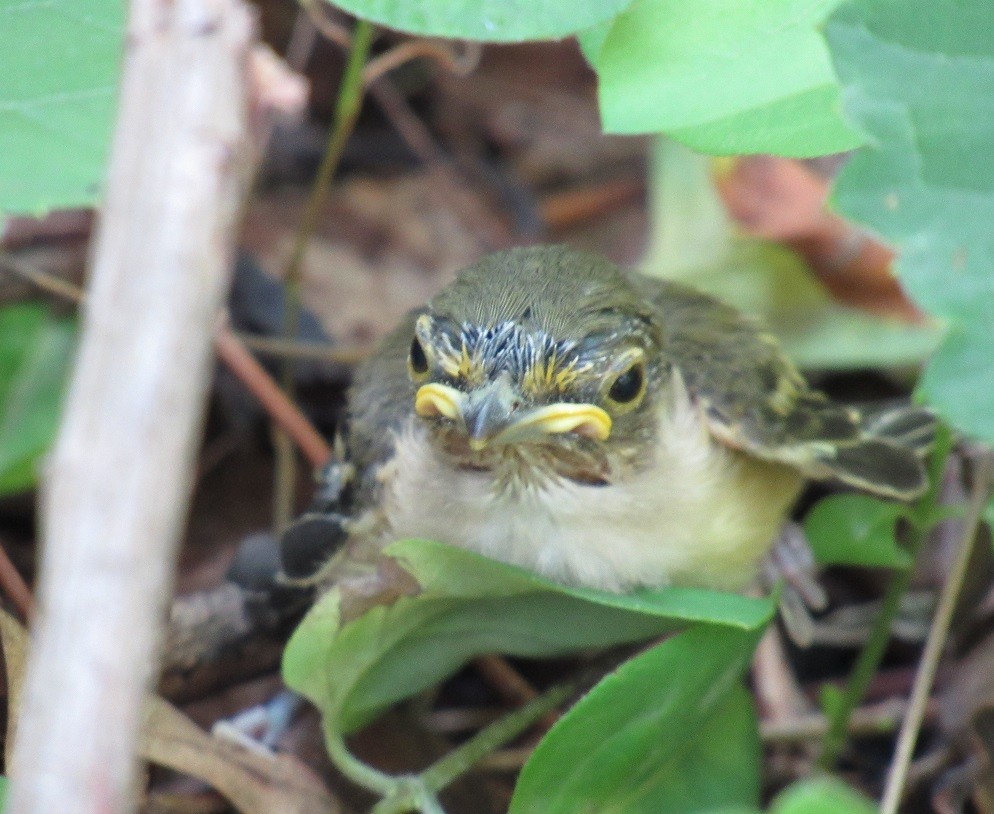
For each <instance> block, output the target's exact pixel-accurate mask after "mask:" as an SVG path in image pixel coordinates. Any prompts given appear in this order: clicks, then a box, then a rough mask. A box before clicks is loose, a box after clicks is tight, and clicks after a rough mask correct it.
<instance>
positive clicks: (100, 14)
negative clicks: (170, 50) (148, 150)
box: [0, 0, 124, 215]
mask: <svg viewBox="0 0 994 814" xmlns="http://www.w3.org/2000/svg"><path fill="white" fill-rule="evenodd" d="M0 30H2V31H3V42H4V55H3V60H2V62H0V144H3V149H2V150H0V214H3V213H7V214H11V213H25V214H30V215H40V214H42V213H44V212H45V211H47V210H49V209H59V208H69V207H76V206H89V205H90V204H92V203H93V202H94V201H95V200H96V199H97V198H98V197H99V194H100V184H101V182H102V179H103V176H104V162H105V160H106V157H107V151H108V145H109V142H110V132H111V124H112V120H113V112H114V105H115V101H116V98H117V82H118V70H119V64H118V63H119V61H120V58H121V49H122V42H123V38H124V5H123V4H122V3H120V2H119V0H53V2H46V3H30V2H29V3H25V2H21V1H20V0H0Z"/></svg>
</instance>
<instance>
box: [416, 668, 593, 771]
mask: <svg viewBox="0 0 994 814" xmlns="http://www.w3.org/2000/svg"><path fill="white" fill-rule="evenodd" d="M573 690H574V688H573V687H572V686H571V685H561V686H557V687H553V688H552V689H550V690H546V691H545V692H544V693H542V694H541V695H539V696H537V697H536V698H533V699H532V700H531V701H529V702H528V703H527V704H525V705H524V706H521V707H519V708H518V709H516V710H515V711H514V712H512V713H510V714H509V715H506V716H504V717H503V718H501V719H500V720H498V721H494V722H493V723H492V724H490V725H489V726H487V727H485V728H484V729H481V730H480V731H479V732H477V733H476V734H475V735H474V736H473V737H472V738H470V739H469V740H468V741H466V742H465V743H463V744H462V745H460V746H458V747H457V748H455V749H453V750H452V751H451V752H449V754H447V755H446V756H445V757H443V758H441V759H440V760H439V761H438V762H436V763H435V764H433V765H432V766H430V767H429V768H427V769H425V771H424V772H422V774H421V776H422V778H423V779H424V781H425V784H426V785H427V786H428V787H429V788H430V789H432V790H433V791H441V790H442V789H444V788H445V787H446V786H448V785H449V783H451V782H452V781H453V780H455V779H456V778H457V777H459V776H460V775H462V774H463V773H465V772H466V771H467V770H468V769H469V768H470V767H472V766H473V765H475V764H476V763H477V762H479V761H480V759H481V758H483V757H484V756H486V755H488V754H490V753H491V752H493V751H494V750H496V749H497V748H499V747H500V746H503V745H504V744H505V743H507V742H508V741H509V740H512V739H513V738H516V737H517V736H518V735H520V734H521V733H522V732H524V731H525V730H526V729H528V727H530V726H531V725H532V724H534V723H535V722H536V721H537V720H538V719H539V718H541V717H542V716H543V715H545V714H546V713H547V712H549V711H551V710H553V709H555V708H556V707H557V706H559V705H560V704H561V703H563V702H564V701H565V700H566V699H567V698H569V696H570V694H571V693H572V692H573Z"/></svg>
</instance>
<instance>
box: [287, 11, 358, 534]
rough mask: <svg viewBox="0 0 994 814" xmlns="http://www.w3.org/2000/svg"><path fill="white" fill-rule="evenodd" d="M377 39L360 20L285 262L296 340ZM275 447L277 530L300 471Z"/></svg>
mask: <svg viewBox="0 0 994 814" xmlns="http://www.w3.org/2000/svg"><path fill="white" fill-rule="evenodd" d="M372 40H373V26H372V25H371V24H370V23H368V22H366V21H365V20H358V21H357V22H356V26H355V31H354V32H353V36H352V48H351V50H350V51H349V59H348V63H347V64H346V66H345V73H344V74H343V76H342V83H341V85H340V86H339V89H338V100H337V102H336V104H335V116H334V121H333V122H332V127H331V132H330V134H329V136H328V145H327V147H326V148H325V151H324V157H323V158H322V159H321V165H320V166H319V167H318V171H317V176H316V177H315V179H314V184H313V185H312V186H311V193H310V196H309V197H308V199H307V205H306V206H305V207H304V214H303V217H301V219H300V225H299V226H298V227H297V233H296V235H295V236H294V241H293V249H292V251H291V253H290V259H289V260H288V261H287V265H286V268H285V270H284V274H283V281H284V285H285V292H286V300H285V305H284V311H283V338H284V340H285V341H288V342H289V341H293V340H295V339H296V338H297V333H298V332H299V326H300V302H301V297H300V284H301V268H302V266H303V262H304V255H305V254H306V252H307V245H308V242H309V241H310V238H311V235H312V234H313V233H314V227H315V226H316V225H317V221H318V217H319V215H320V213H321V208H322V206H323V205H324V202H325V199H326V198H327V197H328V190H329V188H330V187H331V179H332V178H333V177H334V175H335V171H336V170H337V169H338V165H339V164H340V163H341V160H342V153H343V152H344V151H345V144H346V142H347V141H348V139H349V136H350V135H351V134H352V131H353V129H354V128H355V123H356V119H358V118H359V111H360V110H361V109H362V99H363V95H364V90H365V88H364V84H363V75H362V70H363V66H364V65H365V64H366V58H367V57H368V56H369V47H370V44H371V43H372ZM295 368H296V365H295V362H294V360H293V359H290V358H287V359H284V360H283V363H282V365H281V368H280V380H281V384H282V386H283V389H284V391H285V392H286V394H287V396H289V397H290V398H292V397H293V389H294V375H295ZM273 445H274V447H275V451H276V473H275V487H274V490H273V491H274V496H273V525H274V527H275V529H276V532H277V533H279V532H280V531H282V529H283V528H284V527H285V526H286V525H287V524H288V523H289V522H290V519H291V517H292V514H293V503H294V491H295V489H294V481H295V475H296V466H297V463H296V455H295V451H294V448H293V443H292V442H291V440H290V438H289V436H288V435H287V434H286V433H285V432H284V431H283V430H281V429H278V428H277V429H276V430H275V431H274V433H273Z"/></svg>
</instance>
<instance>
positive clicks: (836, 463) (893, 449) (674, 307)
mask: <svg viewBox="0 0 994 814" xmlns="http://www.w3.org/2000/svg"><path fill="white" fill-rule="evenodd" d="M639 282H640V284H641V285H643V286H644V287H645V290H646V293H647V295H648V296H650V298H651V299H652V300H653V302H655V304H656V306H657V308H658V312H659V316H660V320H661V323H662V326H663V330H664V336H665V340H666V344H665V348H664V353H666V355H667V357H668V360H669V361H670V362H671V363H672V364H673V366H674V367H675V368H676V369H678V370H679V371H680V374H681V375H682V377H683V379H684V382H685V384H686V386H687V390H688V392H689V393H690V394H691V396H692V397H693V398H694V399H695V400H696V401H697V403H698V404H699V406H700V408H701V411H702V415H703V416H704V419H705V422H706V423H707V426H708V428H709V430H710V432H711V434H712V436H713V437H714V438H715V440H717V441H718V442H720V443H722V444H725V445H726V446H729V447H732V448H734V449H738V450H742V451H744V452H747V453H749V454H751V455H754V456H755V457H757V458H761V459H764V460H770V461H779V462H781V463H786V464H790V465H791V466H794V467H796V468H797V469H798V470H799V471H800V472H802V473H803V474H804V475H805V476H807V477H810V478H815V479H835V480H839V481H842V482H843V483H846V484H849V485H851V486H854V487H856V488H859V489H863V490H865V491H867V492H871V493H874V494H878V495H881V496H884V497H890V498H897V499H900V500H911V499H913V498H915V497H917V496H918V495H920V494H921V493H922V492H923V491H924V489H925V488H926V486H927V478H926V474H925V470H924V467H923V465H922V460H921V452H922V450H923V449H924V448H927V446H928V444H929V442H930V440H931V437H932V435H933V434H934V430H935V419H934V416H932V414H931V413H930V412H928V411H927V410H925V409H923V408H920V407H915V406H912V405H907V404H904V405H900V406H896V407H891V408H890V409H888V410H883V411H881V410H877V411H875V412H874V413H873V414H872V415H865V414H864V413H863V412H861V411H860V410H858V409H856V408H854V407H850V406H846V405H842V404H838V403H835V402H832V401H830V400H829V399H828V398H827V397H826V396H825V395H824V394H822V393H819V392H817V391H814V390H812V389H810V387H809V386H808V384H807V383H806V382H805V380H804V378H803V377H802V376H801V375H800V373H799V372H798V371H797V369H796V368H795V367H794V365H793V364H792V363H791V362H790V360H789V359H788V358H787V357H786V356H785V355H784V353H783V350H782V349H781V348H780V345H779V342H778V341H777V340H776V339H775V338H774V337H773V336H772V335H770V334H768V333H766V332H764V331H763V330H762V328H761V327H760V326H759V325H758V324H757V323H756V322H755V321H753V320H751V319H749V318H747V317H745V316H743V315H742V314H741V313H739V312H738V311H736V310H735V309H733V308H730V307H729V306H727V305H724V304H722V303H720V302H718V301H716V300H714V299H713V298H712V297H709V296H707V295H705V294H701V293H699V292H697V291H694V290H693V289H690V288H687V287H685V286H683V285H680V284H677V283H672V282H665V281H659V280H650V279H647V278H641V277H640V278H639Z"/></svg>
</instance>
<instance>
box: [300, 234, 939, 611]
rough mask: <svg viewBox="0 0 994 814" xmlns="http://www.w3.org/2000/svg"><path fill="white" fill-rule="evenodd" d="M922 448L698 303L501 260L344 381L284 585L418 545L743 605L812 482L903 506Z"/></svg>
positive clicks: (482, 268) (618, 281)
mask: <svg viewBox="0 0 994 814" xmlns="http://www.w3.org/2000/svg"><path fill="white" fill-rule="evenodd" d="M934 431H935V418H934V416H933V414H932V413H931V412H930V411H929V410H927V409H926V408H924V407H921V406H915V405H912V404H910V403H906V402H905V403H901V404H897V405H889V406H888V407H886V409H873V410H860V409H858V408H857V407H854V406H850V405H845V404H841V403H837V402H835V401H832V400H830V399H829V398H828V397H827V396H826V395H825V394H823V393H821V392H819V391H818V390H815V389H813V388H812V387H811V386H809V384H808V383H807V382H806V380H805V379H804V377H803V376H802V375H801V374H800V373H799V371H798V369H797V368H796V367H795V366H794V364H793V363H792V362H791V361H790V359H789V358H788V357H787V355H786V354H785V352H784V350H783V349H782V347H781V345H780V343H779V342H778V340H777V339H776V338H775V337H774V336H773V335H772V334H771V333H770V332H769V331H768V330H766V329H765V327H764V326H763V325H762V323H761V322H760V321H758V320H757V319H755V318H753V317H750V316H746V315H744V314H742V313H740V312H739V311H738V310H736V309H735V308H733V307H732V306H730V305H727V304H725V303H723V302H721V301H719V300H718V299H716V298H714V297H712V296H710V295H708V294H705V293H701V292H699V291H697V290H695V289H694V288H692V287H689V286H687V285H684V284H681V283H678V282H674V281H669V280H665V279H658V278H653V277H649V276H646V275H643V274H641V273H638V272H635V271H629V270H624V269H622V268H620V267H619V266H617V265H615V264H614V263H612V262H610V261H608V260H606V259H605V258H603V257H600V256H598V255H594V254H589V253H586V252H581V251H578V250H576V249H572V248H569V247H565V246H537V247H525V248H516V249H510V250H506V251H502V252H498V253H496V254H493V255H490V256H488V257H485V258H484V259H482V260H480V261H479V262H477V263H476V264H474V265H472V266H470V267H469V268H467V269H465V270H464V271H462V272H461V273H460V274H458V275H457V277H456V278H455V280H454V282H452V283H451V284H450V285H448V286H447V287H446V288H444V289H443V290H442V291H440V292H439V293H438V294H437V295H436V296H435V297H434V298H432V299H431V300H430V301H429V302H428V303H427V305H426V306H425V307H423V308H420V309H417V310H415V311H413V312H411V313H410V314H408V315H407V316H406V317H405V318H404V319H403V320H402V321H401V323H400V324H399V325H398V326H397V327H396V329H395V330H393V331H392V332H391V333H390V334H389V335H388V336H387V337H386V338H385V339H384V340H383V341H382V343H381V344H380V345H379V346H378V348H377V349H376V351H375V352H374V353H373V354H372V355H371V357H370V358H369V359H368V360H367V361H366V362H365V363H364V364H363V365H362V366H361V367H360V368H359V369H358V371H357V373H356V376H355V378H354V381H353V384H352V386H351V389H350V391H349V394H348V406H347V410H346V416H345V420H344V425H343V427H342V428H341V431H340V433H339V437H338V439H337V440H336V445H335V446H336V459H335V463H334V464H333V465H332V466H331V467H330V468H329V469H328V470H327V471H328V473H329V474H327V475H326V478H325V489H324V492H323V498H321V499H320V500H319V501H318V509H317V510H316V511H314V512H311V513H310V514H309V515H305V517H304V518H302V522H301V523H299V524H298V525H297V526H296V527H295V528H292V529H291V531H290V532H289V533H288V535H287V536H286V537H285V538H284V552H285V554H284V567H285V568H286V570H287V571H288V572H289V573H291V575H292V576H296V577H300V576H301V575H303V574H305V573H308V572H310V571H312V570H314V571H319V570H321V569H320V568H317V569H315V568H314V565H315V563H317V562H318V561H320V560H322V559H323V558H326V556H327V553H328V550H329V549H330V548H338V549H344V550H346V551H349V550H351V551H353V552H355V551H365V552H367V555H368V552H370V551H371V552H376V551H379V550H382V548H383V547H384V546H386V545H387V544H389V543H390V542H392V541H396V540H401V539H407V538H423V539H430V540H435V541H438V542H441V543H446V544H450V545H453V546H458V547H461V548H464V549H468V550H470V551H475V552H477V553H479V554H481V555H484V556H485V557H489V558H491V559H495V560H498V561H501V562H504V563H508V564H511V565H515V566H519V567H521V568H524V569H527V570H529V571H531V572H533V573H535V574H538V575H540V576H542V577H545V578H547V579H550V580H553V581H555V582H559V583H562V584H565V585H570V586H575V587H585V588H593V589H599V590H602V591H610V592H616V593H619V592H628V591H632V590H637V589H640V588H657V587H664V586H685V587H697V588H709V589H715V590H725V591H741V590H744V589H745V588H746V587H747V586H749V585H750V584H751V582H752V581H753V580H754V579H755V577H756V575H757V572H758V571H759V569H760V566H761V563H762V562H763V561H764V558H766V557H768V555H769V554H770V551H771V548H772V547H773V546H774V543H775V542H776V540H777V539H778V534H779V532H780V529H781V528H782V527H783V526H784V523H785V522H786V521H787V520H788V517H789V514H790V512H791V509H792V507H793V506H794V504H795V502H796V501H797V499H798V496H799V494H800V493H801V491H802V489H803V487H804V485H805V484H806V483H808V482H809V481H830V482H836V483H839V484H842V485H846V486H850V487H854V488H855V489H858V490H861V491H863V492H867V493H870V494H873V495H877V496H880V497H883V498H888V499H893V500H898V501H910V500H913V499H915V498H916V497H918V496H919V495H921V494H922V493H923V492H924V491H925V489H926V487H927V485H928V482H927V476H926V472H925V468H924V465H923V455H924V450H926V449H927V447H928V444H929V442H930V440H931V438H932V436H933V435H934ZM329 528H330V529H333V531H332V532H328V529H329ZM302 552H303V553H302ZM352 556H353V557H355V556H356V555H355V554H354V553H353V555H352ZM330 561H332V562H334V561H335V559H334V558H332V559H331V560H330Z"/></svg>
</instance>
